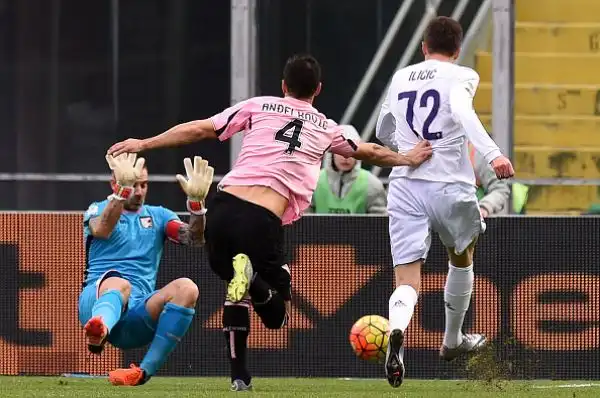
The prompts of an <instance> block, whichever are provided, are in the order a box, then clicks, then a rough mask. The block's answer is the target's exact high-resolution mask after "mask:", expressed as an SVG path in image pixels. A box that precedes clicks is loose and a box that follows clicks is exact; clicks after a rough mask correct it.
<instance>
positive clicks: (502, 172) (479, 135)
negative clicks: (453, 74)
mask: <svg viewBox="0 0 600 398" xmlns="http://www.w3.org/2000/svg"><path fill="white" fill-rule="evenodd" d="M473 73H475V72H473ZM475 76H476V74H475ZM470 81H471V83H470V84H469V80H467V81H465V82H462V84H457V85H455V86H454V87H453V88H452V90H451V92H450V109H451V111H452V116H453V117H454V119H455V120H457V121H458V122H459V123H460V124H461V125H462V127H463V129H464V131H465V135H466V136H467V138H468V139H469V141H471V144H473V146H474V147H475V149H476V150H477V152H479V153H480V154H481V155H482V156H483V157H484V158H485V161H486V162H487V163H489V164H491V166H492V168H493V169H494V171H495V172H496V176H497V177H498V178H500V179H504V178H510V177H512V176H513V175H514V174H515V171H514V169H513V166H512V163H511V162H510V160H509V159H508V158H507V157H505V156H503V155H502V153H501V152H500V149H499V148H498V145H496V143H495V142H494V140H492V138H491V137H490V136H489V134H488V133H487V131H486V130H485V127H483V124H482V123H481V120H479V116H477V113H475V110H474V109H473V96H474V95H475V87H476V85H477V82H478V81H479V77H478V76H476V77H473V78H472V79H471V80H470ZM473 82H475V83H473Z"/></svg>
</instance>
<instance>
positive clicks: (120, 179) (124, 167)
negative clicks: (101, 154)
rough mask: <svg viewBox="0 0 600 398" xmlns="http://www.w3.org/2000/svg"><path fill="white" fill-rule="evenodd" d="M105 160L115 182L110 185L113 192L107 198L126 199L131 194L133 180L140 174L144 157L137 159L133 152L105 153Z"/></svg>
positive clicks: (133, 184)
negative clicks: (114, 154)
mask: <svg viewBox="0 0 600 398" xmlns="http://www.w3.org/2000/svg"><path fill="white" fill-rule="evenodd" d="M106 162H107V163H108V166H109V167H110V169H111V170H112V171H113V173H114V177H115V183H114V184H113V187H112V188H113V194H112V195H110V196H109V197H108V199H110V200H112V199H116V200H120V201H124V200H127V199H128V198H129V197H131V195H133V191H134V186H135V182H136V181H137V180H138V179H139V178H140V176H141V175H142V170H143V169H144V163H145V160H144V158H139V159H137V155H136V154H135V153H124V154H121V155H119V156H116V157H113V156H112V155H106Z"/></svg>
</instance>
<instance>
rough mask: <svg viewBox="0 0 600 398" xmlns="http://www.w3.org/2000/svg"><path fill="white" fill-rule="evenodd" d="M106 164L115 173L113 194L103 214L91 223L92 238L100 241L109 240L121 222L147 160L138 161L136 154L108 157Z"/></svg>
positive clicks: (112, 183)
mask: <svg viewBox="0 0 600 398" xmlns="http://www.w3.org/2000/svg"><path fill="white" fill-rule="evenodd" d="M106 162H107V163H108V165H109V167H110V169H111V170H112V172H113V181H111V185H112V189H113V194H112V195H110V196H109V197H108V199H109V202H108V205H106V207H105V208H104V210H103V211H102V214H101V215H100V216H99V217H95V218H92V219H91V220H90V221H89V228H90V232H91V234H92V236H94V237H95V238H99V239H108V238H109V237H110V234H111V233H112V231H113V229H114V228H115V225H117V222H119V218H120V217H121V212H122V211H123V203H124V202H125V201H126V200H127V198H129V197H130V196H131V195H132V194H133V190H134V188H133V186H134V185H135V182H136V181H137V179H138V178H139V177H140V175H141V173H142V170H143V168H144V163H145V160H144V158H139V159H137V156H136V155H135V154H124V155H121V156H117V157H113V156H111V155H107V156H106Z"/></svg>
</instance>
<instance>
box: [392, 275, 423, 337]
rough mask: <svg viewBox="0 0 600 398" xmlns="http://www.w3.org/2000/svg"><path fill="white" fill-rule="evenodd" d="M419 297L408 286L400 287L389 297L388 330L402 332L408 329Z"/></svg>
mask: <svg viewBox="0 0 600 398" xmlns="http://www.w3.org/2000/svg"><path fill="white" fill-rule="evenodd" d="M418 297H419V295H418V294H417V292H416V290H415V289H413V287H412V286H410V285H400V286H398V287H397V288H396V290H394V293H392V295H391V296H390V302H389V310H390V313H389V316H390V330H394V329H400V330H402V331H403V332H404V331H405V330H406V328H407V327H408V324H409V322H410V319H411V318H412V316H413V312H414V311H415V305H416V304H417V299H418Z"/></svg>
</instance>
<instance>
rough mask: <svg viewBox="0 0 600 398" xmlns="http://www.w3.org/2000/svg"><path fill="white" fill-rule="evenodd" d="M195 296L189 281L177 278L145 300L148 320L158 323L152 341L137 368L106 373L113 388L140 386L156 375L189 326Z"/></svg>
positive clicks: (193, 287) (196, 297)
mask: <svg viewBox="0 0 600 398" xmlns="http://www.w3.org/2000/svg"><path fill="white" fill-rule="evenodd" d="M198 294H199V293H198V286H196V284H195V283H194V282H193V281H192V280H190V279H188V278H180V279H176V280H174V281H172V282H171V283H169V284H168V285H167V286H165V287H163V288H162V289H160V290H159V291H158V292H157V293H156V294H154V295H153V296H152V297H150V299H148V301H147V302H146V311H147V312H148V315H149V316H150V318H152V320H154V321H158V324H157V327H156V334H155V336H154V339H153V340H152V343H151V344H150V347H149V348H148V352H147V353H146V355H145V356H144V359H143V361H142V363H141V364H140V366H139V367H138V366H136V365H133V364H132V365H131V367H130V368H128V369H116V370H114V371H112V372H110V373H109V374H108V379H109V381H110V382H111V383H112V384H113V385H119V386H137V385H141V384H144V383H145V382H147V381H148V380H149V379H150V377H152V376H153V375H154V374H155V373H156V371H157V370H158V369H159V368H160V367H161V366H162V365H163V364H164V363H165V361H166V360H167V357H168V355H169V354H170V353H171V352H172V351H173V350H174V349H175V346H176V345H177V343H179V341H181V339H182V338H183V336H184V335H185V333H186V332H187V330H188V328H189V326H190V324H191V323H192V318H193V316H194V313H195V311H194V307H195V306H196V301H197V300H198Z"/></svg>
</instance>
